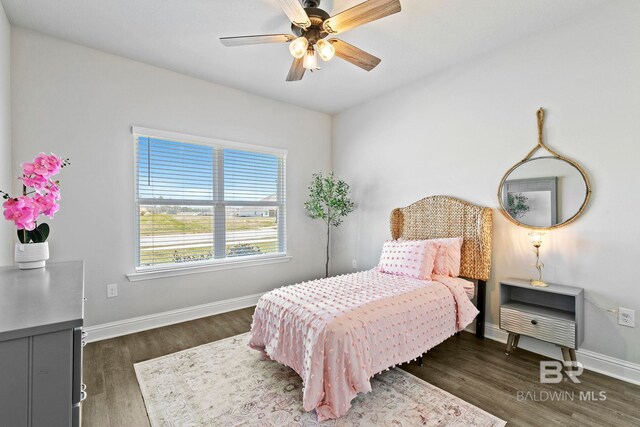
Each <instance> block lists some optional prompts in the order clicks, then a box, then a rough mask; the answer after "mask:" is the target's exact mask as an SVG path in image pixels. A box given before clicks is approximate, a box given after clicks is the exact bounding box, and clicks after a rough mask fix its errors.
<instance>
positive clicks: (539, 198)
mask: <svg viewBox="0 0 640 427" xmlns="http://www.w3.org/2000/svg"><path fill="white" fill-rule="evenodd" d="M590 192H591V189H590V186H589V180H588V178H587V176H586V174H585V173H584V171H583V170H582V168H581V167H580V166H579V165H578V164H577V163H574V162H573V161H571V160H568V159H564V158H560V157H536V158H532V159H527V160H524V161H522V162H520V163H518V164H517V165H515V166H514V167H512V168H511V169H510V170H509V171H508V172H507V173H506V174H505V176H504V177H503V178H502V181H501V182H500V188H499V189H498V198H499V199H500V206H501V208H502V212H503V213H504V214H505V215H506V217H507V218H509V219H510V220H511V221H512V222H514V223H516V224H518V225H522V226H524V227H529V228H542V229H550V228H557V227H560V226H563V225H566V224H568V223H570V222H571V221H573V220H575V219H576V218H577V217H578V216H579V215H580V213H582V211H583V210H584V208H585V206H586V205H587V201H588V200H589V195H590Z"/></svg>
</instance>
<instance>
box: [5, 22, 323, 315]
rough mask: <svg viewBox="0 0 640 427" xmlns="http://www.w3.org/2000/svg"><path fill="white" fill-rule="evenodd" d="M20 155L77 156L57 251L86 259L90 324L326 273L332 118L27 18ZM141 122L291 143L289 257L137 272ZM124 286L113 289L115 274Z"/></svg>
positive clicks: (57, 255)
mask: <svg viewBox="0 0 640 427" xmlns="http://www.w3.org/2000/svg"><path fill="white" fill-rule="evenodd" d="M12 76H13V78H12V88H13V92H12V101H13V112H14V116H13V141H14V146H13V159H14V164H18V163H19V162H21V161H25V160H29V159H31V158H32V157H33V156H34V155H35V154H37V153H38V152H40V151H47V152H49V151H52V152H55V153H56V154H59V155H62V156H65V157H69V158H70V159H71V166H70V167H69V168H65V169H64V170H63V172H62V173H61V175H60V179H61V182H62V202H61V210H60V212H59V213H58V214H57V216H56V217H55V219H54V220H52V221H50V225H51V228H52V232H51V236H50V238H49V241H50V246H51V259H52V261H56V260H73V259H84V260H85V262H86V296H87V298H88V301H87V305H86V322H85V324H87V325H95V324H102V323H105V322H110V321H115V320H120V319H127V318H132V317H135V316H141V315H146V314H151V313H158V312H163V311H168V310H173V309H178V308H183V307H188V306H193V305H198V304H205V303H208V302H213V301H218V300H223V299H228V298H234V297H239V296H244V295H250V294H254V293H258V292H263V291H268V290H271V289H273V288H274V287H276V286H281V285H284V284H290V283H294V282H296V281H300V280H304V279H309V278H312V277H319V276H322V275H323V266H324V263H323V238H322V236H323V234H322V225H321V224H320V223H319V222H314V221H312V220H310V219H308V218H307V217H306V216H305V215H304V207H303V202H304V199H305V198H306V195H307V185H308V183H309V181H310V179H311V174H312V173H313V172H314V171H319V170H324V171H327V170H329V169H330V166H331V165H330V160H331V159H330V149H331V118H330V117H329V116H328V115H325V114H321V113H317V112H314V111H310V110H305V109H302V108H299V107H295V106H291V105H288V104H284V103H281V102H276V101H271V100H267V99H265V98H261V97H258V96H254V95H250V94H247V93H244V92H240V91H237V90H233V89H229V88H226V87H223V86H219V85H215V84H212V83H208V82H204V81H201V80H197V79H194V78H191V77H187V76H184V75H181V74H177V73H174V72H170V71H167V70H163V69H160V68H156V67H152V66H149V65H145V64H142V63H138V62H135V61H131V60H127V59H124V58H121V57H117V56H113V55H109V54H105V53H102V52H99V51H96V50H92V49H89V48H86V47H81V46H78V45H74V44H70V43H67V42H63V41H60V40H57V39H54V38H51V37H48V36H44V35H41V34H38V33H34V32H30V31H27V30H23V29H20V28H17V27H14V28H13V29H12ZM132 125H137V126H144V127H149V128H156V129H163V130H171V131H176V132H183V133H190V134H194V135H203V136H209V137H214V138H220V139H226V140H230V141H239V142H246V143H252V144H263V145H267V146H274V147H281V148H286V149H288V150H289V155H288V157H287V175H288V182H287V183H288V187H287V197H288V200H289V205H288V214H287V234H288V249H289V252H290V254H291V255H292V256H293V260H292V261H291V262H289V263H284V264H273V265H267V266H255V267H248V268H243V269H233V270H224V271H218V272H211V273H200V274H194V275H189V276H182V277H173V278H166V279H160V280H150V281H142V282H134V283H130V282H128V281H127V279H126V278H125V274H126V273H130V272H133V270H134V246H135V244H134V241H135V237H134V203H133V202H134V192H133V182H134V180H133V141H132V137H131V133H130V129H131V126H132ZM107 283H118V284H119V296H118V297H117V298H110V299H107V298H106V286H105V285H106V284H107Z"/></svg>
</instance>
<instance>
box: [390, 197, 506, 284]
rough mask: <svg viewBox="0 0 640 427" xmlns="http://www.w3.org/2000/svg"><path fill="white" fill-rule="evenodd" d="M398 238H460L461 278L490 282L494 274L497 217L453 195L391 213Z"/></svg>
mask: <svg viewBox="0 0 640 427" xmlns="http://www.w3.org/2000/svg"><path fill="white" fill-rule="evenodd" d="M390 221H391V237H392V238H394V239H408V240H417V239H441V238H446V237H460V236H462V238H463V239H464V241H463V243H462V260H461V265H460V276H462V277H468V278H471V279H478V280H485V281H486V280H488V279H489V273H490V271H491V227H492V223H493V215H492V212H491V209H490V208H483V207H481V206H476V205H474V204H471V203H468V202H465V201H463V200H459V199H456V198H454V197H449V196H431V197H425V198H424V199H422V200H419V201H417V202H415V203H413V204H411V205H409V206H407V207H405V208H397V209H394V210H393V211H391V218H390Z"/></svg>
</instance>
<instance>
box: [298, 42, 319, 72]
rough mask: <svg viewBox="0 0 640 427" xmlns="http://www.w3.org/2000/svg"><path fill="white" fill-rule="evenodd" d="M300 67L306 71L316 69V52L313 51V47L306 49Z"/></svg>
mask: <svg viewBox="0 0 640 427" xmlns="http://www.w3.org/2000/svg"><path fill="white" fill-rule="evenodd" d="M302 66H303V67H304V68H306V69H307V70H316V69H317V68H318V57H317V56H316V52H315V50H313V47H310V48H309V49H307V53H305V55H304V61H303V62H302Z"/></svg>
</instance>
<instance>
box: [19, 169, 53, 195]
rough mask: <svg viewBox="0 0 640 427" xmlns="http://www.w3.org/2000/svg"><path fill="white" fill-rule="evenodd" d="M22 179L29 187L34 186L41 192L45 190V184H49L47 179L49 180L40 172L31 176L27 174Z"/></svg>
mask: <svg viewBox="0 0 640 427" xmlns="http://www.w3.org/2000/svg"><path fill="white" fill-rule="evenodd" d="M20 179H21V180H22V182H23V183H24V185H26V186H27V187H32V188H33V189H34V190H36V191H37V192H38V193H40V194H42V193H43V192H44V190H45V185H46V184H47V181H48V180H47V178H45V177H44V176H42V175H38V174H33V175H30V176H27V175H25V176H23V177H22V178H20Z"/></svg>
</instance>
